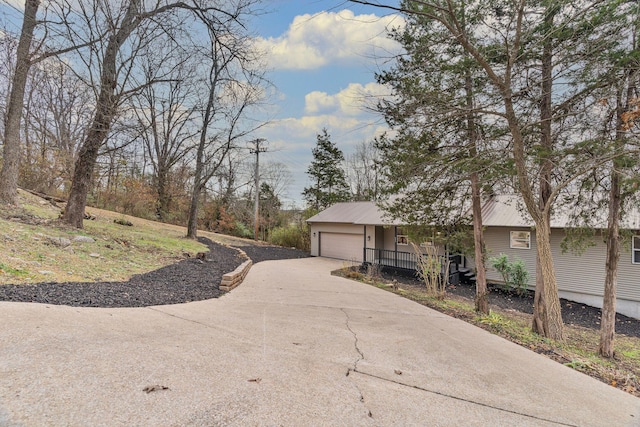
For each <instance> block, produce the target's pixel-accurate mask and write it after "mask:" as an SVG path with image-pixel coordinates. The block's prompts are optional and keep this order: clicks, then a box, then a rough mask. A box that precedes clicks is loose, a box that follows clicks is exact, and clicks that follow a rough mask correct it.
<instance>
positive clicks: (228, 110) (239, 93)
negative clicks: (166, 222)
mask: <svg viewBox="0 0 640 427" xmlns="http://www.w3.org/2000/svg"><path fill="white" fill-rule="evenodd" d="M227 25H228V24H227ZM209 36H210V39H211V45H210V48H209V50H208V52H207V53H206V61H208V63H209V69H208V75H207V81H206V82H205V84H206V87H207V88H208V92H207V99H206V100H205V101H204V103H203V108H202V124H201V129H200V139H199V142H198V145H197V149H196V165H195V174H194V179H193V192H192V196H191V205H190V208H189V220H188V224H187V237H189V238H193V239H195V238H196V237H197V229H198V208H199V201H200V195H201V193H202V191H203V190H204V189H205V187H206V185H207V183H208V182H209V180H210V179H211V178H213V177H214V176H215V175H216V174H217V173H218V171H219V170H220V168H221V167H222V166H223V164H224V161H225V159H226V158H227V156H228V155H229V153H230V152H231V151H232V150H234V149H235V148H237V144H238V142H239V141H240V140H241V139H242V138H244V137H246V136H247V135H249V134H250V133H251V132H253V131H254V130H256V128H257V127H260V125H257V126H255V125H251V124H248V123H246V119H247V115H248V113H249V111H250V109H251V108H252V107H254V106H256V105H257V104H258V103H259V101H260V100H261V98H262V96H263V93H264V92H263V91H262V90H261V89H262V85H263V84H264V83H265V80H264V77H263V73H262V71H260V69H259V65H260V63H259V57H258V56H257V52H254V51H253V50H252V49H251V46H250V44H249V40H248V38H247V37H246V36H244V35H242V34H241V33H239V29H238V28H235V29H234V31H229V29H228V28H225V27H222V28H216V27H215V26H212V25H210V26H209Z"/></svg>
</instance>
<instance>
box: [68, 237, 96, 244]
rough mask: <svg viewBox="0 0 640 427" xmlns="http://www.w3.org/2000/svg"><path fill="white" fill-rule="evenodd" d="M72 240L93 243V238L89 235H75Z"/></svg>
mask: <svg viewBox="0 0 640 427" xmlns="http://www.w3.org/2000/svg"><path fill="white" fill-rule="evenodd" d="M73 241H74V242H78V243H95V240H94V239H93V238H92V237H89V236H76V237H74V238H73Z"/></svg>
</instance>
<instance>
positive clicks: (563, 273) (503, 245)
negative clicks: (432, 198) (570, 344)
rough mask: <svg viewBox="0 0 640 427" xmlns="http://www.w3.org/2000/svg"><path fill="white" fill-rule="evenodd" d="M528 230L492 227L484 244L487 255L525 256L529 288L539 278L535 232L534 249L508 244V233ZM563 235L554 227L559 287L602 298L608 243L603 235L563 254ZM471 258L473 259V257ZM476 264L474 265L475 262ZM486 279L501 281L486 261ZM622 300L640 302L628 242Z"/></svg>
mask: <svg viewBox="0 0 640 427" xmlns="http://www.w3.org/2000/svg"><path fill="white" fill-rule="evenodd" d="M516 230H526V229H524V228H510V227H489V228H488V229H487V230H486V231H485V244H486V246H487V250H488V251H489V253H488V257H492V256H496V255H498V254H500V253H501V252H502V253H505V254H507V255H509V258H510V259H513V257H514V256H517V257H519V258H520V259H522V260H523V261H524V263H525V265H526V267H527V269H528V270H529V273H530V275H531V279H530V281H529V287H531V288H535V280H536V253H537V251H536V246H535V244H536V243H535V232H534V231H532V232H531V249H512V248H510V247H509V232H510V231H516ZM563 237H564V230H561V229H554V230H553V231H552V233H551V251H552V254H553V261H554V266H555V269H556V279H557V281H558V289H559V290H560V291H564V292H571V293H576V294H585V295H592V296H597V297H602V295H603V293H604V278H605V268H606V266H605V257H606V244H605V243H604V239H603V237H602V236H601V235H599V234H598V235H597V236H595V237H594V243H595V244H596V245H595V246H593V247H590V248H588V249H587V250H586V251H585V252H584V253H583V254H582V255H574V254H573V253H571V252H569V253H564V254H563V253H562V250H561V249H560V242H561V241H562V239H563ZM471 261H472V260H471ZM472 266H473V264H472ZM487 280H489V281H493V282H500V281H501V280H502V278H501V276H500V274H498V272H496V271H495V270H494V269H493V268H492V267H491V266H490V263H488V262H487ZM617 297H618V298H619V299H625V300H630V301H640V265H638V264H633V263H632V262H631V247H630V243H627V244H626V245H625V247H624V248H623V250H622V252H621V254H620V262H619V265H618V292H617Z"/></svg>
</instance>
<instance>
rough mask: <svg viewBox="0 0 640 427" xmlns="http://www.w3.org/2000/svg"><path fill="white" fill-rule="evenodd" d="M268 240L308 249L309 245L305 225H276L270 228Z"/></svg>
mask: <svg viewBox="0 0 640 427" xmlns="http://www.w3.org/2000/svg"><path fill="white" fill-rule="evenodd" d="M269 242H270V243H273V244H274V245H278V246H285V247H288V248H297V249H302V250H303V251H308V250H309V246H310V242H309V230H307V227H298V226H296V225H288V226H286V227H276V228H274V229H273V230H271V235H270V236H269Z"/></svg>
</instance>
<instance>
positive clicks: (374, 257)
mask: <svg viewBox="0 0 640 427" xmlns="http://www.w3.org/2000/svg"><path fill="white" fill-rule="evenodd" d="M364 262H365V263H368V264H376V265H381V266H383V267H393V268H399V269H402V270H415V269H416V265H417V257H416V254H415V253H413V252H397V251H390V250H387V249H375V248H367V249H366V250H365V260H364Z"/></svg>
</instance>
